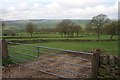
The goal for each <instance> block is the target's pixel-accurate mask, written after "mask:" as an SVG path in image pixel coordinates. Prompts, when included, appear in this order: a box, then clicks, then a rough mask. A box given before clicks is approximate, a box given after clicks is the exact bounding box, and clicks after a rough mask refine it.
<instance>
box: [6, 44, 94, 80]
mask: <svg viewBox="0 0 120 80" xmlns="http://www.w3.org/2000/svg"><path fill="white" fill-rule="evenodd" d="M8 53H9V57H10V59H11V60H12V62H13V63H15V64H18V65H21V66H24V67H28V68H31V69H34V70H37V71H40V72H43V73H46V74H49V75H53V76H56V77H59V78H69V76H67V75H62V73H63V72H64V73H65V74H72V75H82V76H84V77H90V75H88V74H85V73H84V74H83V73H82V72H79V71H77V70H72V69H66V68H64V66H63V67H59V66H58V67H56V66H52V65H48V63H49V64H52V63H57V64H59V65H66V66H71V67H73V68H81V69H83V68H86V64H83V63H80V62H79V63H76V62H74V61H81V62H82V61H83V62H84V63H87V62H88V63H91V57H92V56H93V53H88V52H78V51H72V50H65V49H58V48H49V47H44V46H33V45H30V44H22V43H14V42H8ZM65 54H68V55H70V56H65ZM71 55H74V56H71ZM79 55H80V56H82V57H79ZM56 57H61V59H57V58H56ZM86 57H88V59H87V58H86ZM67 59H68V60H70V61H64V60H67ZM38 60H39V61H38ZM44 60H45V61H44ZM73 60H74V61H73ZM42 61H44V62H42ZM23 63H27V64H23ZM33 65H34V66H33ZM35 65H39V68H41V69H39V68H38V66H37V68H35ZM87 68H88V69H91V65H87ZM48 69H49V70H50V69H53V71H49V72H48V71H47V70H48ZM56 71H57V72H56Z"/></svg>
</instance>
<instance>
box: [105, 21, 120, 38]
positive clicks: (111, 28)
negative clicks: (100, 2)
mask: <svg viewBox="0 0 120 80" xmlns="http://www.w3.org/2000/svg"><path fill="white" fill-rule="evenodd" d="M117 30H118V22H112V23H110V24H108V25H106V26H105V28H104V31H105V33H107V34H110V35H111V36H110V39H112V38H113V36H114V35H115V34H116V33H117Z"/></svg>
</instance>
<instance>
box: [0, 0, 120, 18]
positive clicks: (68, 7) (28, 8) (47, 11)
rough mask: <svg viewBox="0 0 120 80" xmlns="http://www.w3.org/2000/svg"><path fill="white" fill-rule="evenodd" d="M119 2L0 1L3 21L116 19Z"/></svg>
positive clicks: (99, 0)
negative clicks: (97, 16)
mask: <svg viewBox="0 0 120 80" xmlns="http://www.w3.org/2000/svg"><path fill="white" fill-rule="evenodd" d="M118 1H119V0H1V1H0V15H1V16H2V19H3V20H21V19H65V18H67V19H91V18H92V17H93V16H96V15H98V14H101V13H102V14H106V15H108V17H109V18H111V19H117V18H118Z"/></svg>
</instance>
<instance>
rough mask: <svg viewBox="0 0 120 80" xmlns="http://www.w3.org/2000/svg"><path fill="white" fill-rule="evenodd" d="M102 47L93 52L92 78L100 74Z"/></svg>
mask: <svg viewBox="0 0 120 80" xmlns="http://www.w3.org/2000/svg"><path fill="white" fill-rule="evenodd" d="M100 53H101V51H100V49H96V50H94V52H93V58H92V75H91V77H92V78H98V76H99V65H100Z"/></svg>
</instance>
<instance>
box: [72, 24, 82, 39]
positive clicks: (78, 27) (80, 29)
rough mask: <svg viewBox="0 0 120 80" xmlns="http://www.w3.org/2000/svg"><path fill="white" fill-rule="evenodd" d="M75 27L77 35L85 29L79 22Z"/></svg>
mask: <svg viewBox="0 0 120 80" xmlns="http://www.w3.org/2000/svg"><path fill="white" fill-rule="evenodd" d="M73 27H74V33H76V36H77V37H78V35H79V32H82V31H83V29H82V27H81V26H80V25H77V24H75V25H74V26H73Z"/></svg>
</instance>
